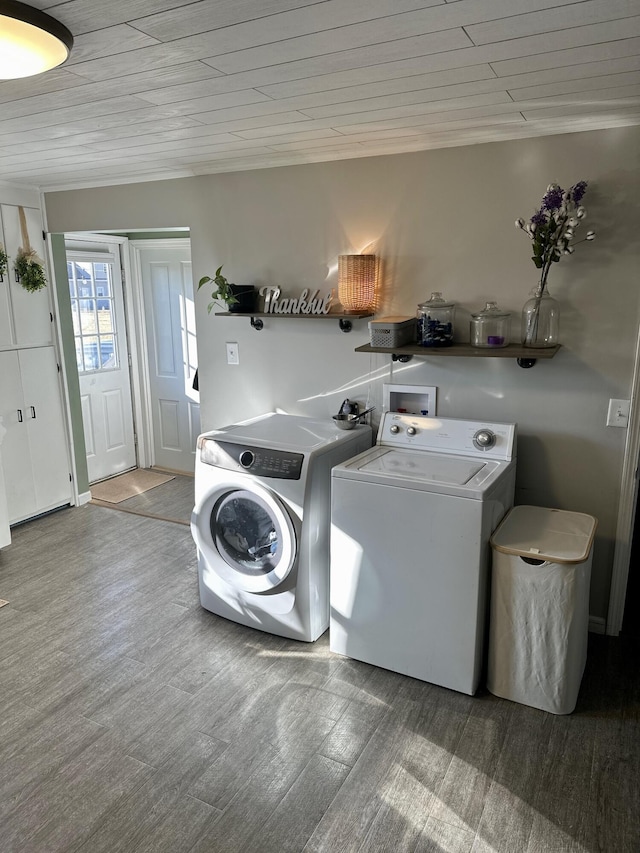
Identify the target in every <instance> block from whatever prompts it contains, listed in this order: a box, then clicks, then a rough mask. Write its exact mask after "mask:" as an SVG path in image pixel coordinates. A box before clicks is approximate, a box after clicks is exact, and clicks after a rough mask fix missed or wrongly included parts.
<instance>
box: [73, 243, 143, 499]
mask: <svg viewBox="0 0 640 853" xmlns="http://www.w3.org/2000/svg"><path fill="white" fill-rule="evenodd" d="M67 274H68V279H69V295H70V298H71V312H72V317H73V334H74V339H75V346H76V362H77V365H78V376H79V379H80V395H81V400H82V417H83V423H84V438H85V444H86V450H87V468H88V472H89V482H90V483H94V482H96V481H97V480H103V479H104V478H105V477H111V476H113V475H114V474H119V473H121V472H122V471H126V470H128V469H129V468H135V466H136V446H135V437H134V427H133V409H132V403H131V380H130V375H129V352H128V348H127V335H126V328H125V312H124V301H123V294H122V277H121V274H120V265H119V258H118V255H117V252H115V253H111V252H110V253H108V254H107V253H104V252H99V253H96V254H95V255H94V254H92V253H87V254H84V253H79V252H67Z"/></svg>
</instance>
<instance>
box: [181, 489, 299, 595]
mask: <svg viewBox="0 0 640 853" xmlns="http://www.w3.org/2000/svg"><path fill="white" fill-rule="evenodd" d="M194 516H195V518H194V522H193V523H192V532H193V537H194V539H195V542H196V545H197V546H198V548H199V550H200V551H201V552H202V554H203V556H204V557H205V559H206V562H207V565H208V567H209V568H210V569H211V570H212V571H214V572H215V573H216V574H217V575H218V576H219V577H221V578H222V580H224V581H225V582H226V583H228V584H230V585H231V586H233V587H234V588H236V589H240V590H245V591H247V592H269V591H271V590H273V589H274V588H275V587H277V586H279V585H280V584H281V583H282V582H283V581H284V579H285V578H286V577H287V575H288V574H289V573H290V572H291V570H292V568H293V566H294V564H295V560H296V554H297V537H296V530H295V526H294V523H293V520H292V517H291V516H290V514H289V512H288V510H287V508H286V507H285V505H284V504H283V502H282V501H281V500H280V499H279V498H278V496H277V495H276V494H274V493H273V492H270V491H269V490H267V489H263V488H261V487H260V486H259V485H257V484H256V485H253V486H252V487H251V488H238V487H233V486H232V487H227V488H222V489H218V490H216V491H215V492H214V493H212V494H210V495H209V496H208V497H207V498H205V500H204V501H203V502H202V504H201V505H200V506H199V507H196V510H195V512H194Z"/></svg>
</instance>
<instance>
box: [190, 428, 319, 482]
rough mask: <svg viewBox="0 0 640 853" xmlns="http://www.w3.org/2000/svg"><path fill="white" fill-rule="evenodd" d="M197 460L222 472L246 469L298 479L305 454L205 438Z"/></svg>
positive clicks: (264, 474)
mask: <svg viewBox="0 0 640 853" xmlns="http://www.w3.org/2000/svg"><path fill="white" fill-rule="evenodd" d="M200 459H201V460H202V462H204V463H205V464H206V465H213V466H214V467H216V468H222V469H223V470H225V471H246V472H247V473H249V474H253V475H254V476H256V477H274V478H277V479H280V480H299V479H300V475H301V473H302V464H303V462H304V454H302V453H291V452H290V451H288V450H272V449H271V448H269V447H254V446H252V447H249V446H247V445H246V444H234V443H233V442H231V441H215V440H214V439H212V438H205V439H204V441H202V444H201V447H200Z"/></svg>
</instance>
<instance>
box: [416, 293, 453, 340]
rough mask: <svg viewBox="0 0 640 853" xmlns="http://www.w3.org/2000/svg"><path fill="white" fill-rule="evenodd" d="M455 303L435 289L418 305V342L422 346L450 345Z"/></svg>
mask: <svg viewBox="0 0 640 853" xmlns="http://www.w3.org/2000/svg"><path fill="white" fill-rule="evenodd" d="M455 308H456V306H455V303H454V302H446V301H445V300H444V299H443V298H442V293H440V292H439V291H436V292H434V293H432V294H431V298H430V299H427V301H426V302H421V303H420V305H418V343H419V344H420V345H421V346H423V347H450V346H451V344H452V343H453V315H454V312H455Z"/></svg>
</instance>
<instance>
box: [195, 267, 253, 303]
mask: <svg viewBox="0 0 640 853" xmlns="http://www.w3.org/2000/svg"><path fill="white" fill-rule="evenodd" d="M210 282H213V284H215V290H212V291H211V299H212V301H211V302H210V303H209V305H208V306H207V311H208V312H209V313H211V309H212V308H213V306H214V305H218V306H219V307H220V308H226V309H227V311H230V312H232V313H236V312H249V311H253V310H254V309H255V290H254V287H253V285H251V284H247V285H244V284H233V283H232V282H230V281H229V280H228V279H227V278H226V277H225V276H223V275H222V266H219V267H218V269H217V270H216V274H215V275H214V277H213V278H211V276H208V275H204V276H202V278H201V279H200V281H199V282H198V290H200V288H201V287H203V286H204V285H205V284H209V283H210Z"/></svg>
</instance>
